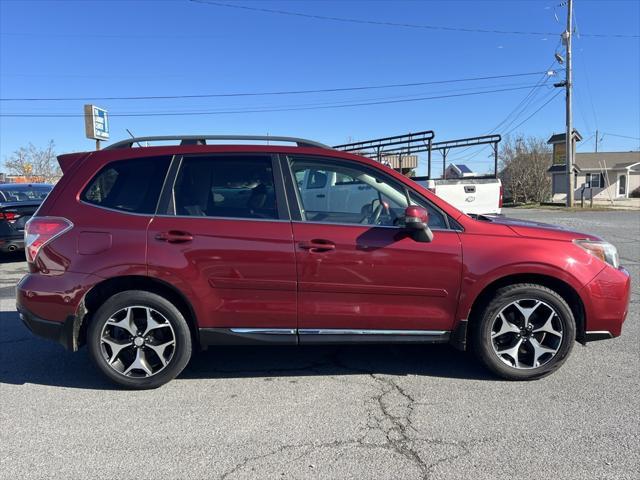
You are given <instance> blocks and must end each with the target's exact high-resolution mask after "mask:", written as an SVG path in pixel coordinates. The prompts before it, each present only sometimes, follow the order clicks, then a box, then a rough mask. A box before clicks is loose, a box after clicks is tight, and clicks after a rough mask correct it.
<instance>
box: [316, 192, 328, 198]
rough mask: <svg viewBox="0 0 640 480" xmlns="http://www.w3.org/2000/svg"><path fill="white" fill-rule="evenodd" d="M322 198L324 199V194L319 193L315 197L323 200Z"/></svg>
mask: <svg viewBox="0 0 640 480" xmlns="http://www.w3.org/2000/svg"><path fill="white" fill-rule="evenodd" d="M324 197H326V195H325V194H324V193H319V194H318V195H316V198H324Z"/></svg>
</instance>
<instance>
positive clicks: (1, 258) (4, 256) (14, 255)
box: [0, 250, 25, 263]
mask: <svg viewBox="0 0 640 480" xmlns="http://www.w3.org/2000/svg"><path fill="white" fill-rule="evenodd" d="M24 261H25V260H24V250H19V251H17V252H0V263H18V262H24Z"/></svg>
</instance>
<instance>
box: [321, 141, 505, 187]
mask: <svg viewBox="0 0 640 480" xmlns="http://www.w3.org/2000/svg"><path fill="white" fill-rule="evenodd" d="M434 136H435V135H434V133H433V131H432V130H425V131H423V132H416V133H408V134H406V135H397V136H395V137H385V138H376V139H373V140H365V141H362V142H355V143H346V144H343V145H336V146H335V147H333V148H335V149H336V150H342V151H344V152H353V153H357V154H359V155H362V156H364V157H369V158H371V159H374V160H377V161H379V162H382V161H384V160H385V157H387V156H391V155H398V156H399V157H402V156H406V155H415V154H417V153H422V152H427V169H428V172H429V174H428V178H430V177H431V160H432V159H431V156H432V153H433V152H435V151H438V152H440V154H441V155H442V177H443V178H445V176H446V167H447V165H446V162H447V155H448V154H449V151H450V150H451V149H452V148H462V147H473V146H476V145H491V147H492V149H493V161H494V169H495V172H496V174H497V172H498V144H499V143H500V141H501V140H502V137H501V136H500V135H481V136H479V137H469V138H460V139H456V140H446V141H442V142H434V141H433V138H434ZM400 165H401V166H402V162H400Z"/></svg>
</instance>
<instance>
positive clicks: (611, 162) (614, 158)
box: [547, 151, 640, 173]
mask: <svg viewBox="0 0 640 480" xmlns="http://www.w3.org/2000/svg"><path fill="white" fill-rule="evenodd" d="M635 164H640V151H639V152H589V153H576V160H575V169H576V170H577V171H579V172H582V171H593V170H598V171H599V170H600V169H601V168H605V169H606V170H624V169H626V168H628V167H631V166H633V165H635ZM547 171H548V172H550V173H558V172H564V171H565V166H564V165H551V167H549V169H548V170H547Z"/></svg>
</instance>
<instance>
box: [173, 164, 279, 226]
mask: <svg viewBox="0 0 640 480" xmlns="http://www.w3.org/2000/svg"><path fill="white" fill-rule="evenodd" d="M173 210H174V211H172V212H170V213H175V214H176V215H181V216H190V217H227V218H256V219H260V218H262V219H277V218H278V210H277V208H276V195H275V188H274V182H273V170H272V166H271V158H270V157H265V156H230V157H223V156H212V157H186V158H184V159H183V160H182V164H181V166H180V170H179V172H178V176H177V178H176V182H175V185H174V189H173Z"/></svg>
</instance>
